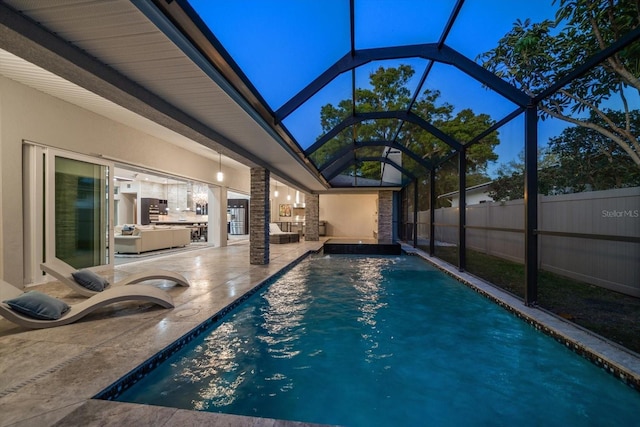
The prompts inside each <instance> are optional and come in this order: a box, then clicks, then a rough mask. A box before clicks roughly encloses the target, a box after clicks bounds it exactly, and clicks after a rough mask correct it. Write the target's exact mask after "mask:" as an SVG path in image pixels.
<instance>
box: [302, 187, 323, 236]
mask: <svg viewBox="0 0 640 427" xmlns="http://www.w3.org/2000/svg"><path fill="white" fill-rule="evenodd" d="M304 207H305V209H304V240H306V241H308V242H317V241H318V240H320V234H319V233H320V229H319V221H320V196H319V195H317V194H305V195H304Z"/></svg>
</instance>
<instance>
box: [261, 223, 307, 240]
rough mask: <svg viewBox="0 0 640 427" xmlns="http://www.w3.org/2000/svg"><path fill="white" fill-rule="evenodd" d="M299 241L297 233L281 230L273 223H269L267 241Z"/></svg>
mask: <svg viewBox="0 0 640 427" xmlns="http://www.w3.org/2000/svg"><path fill="white" fill-rule="evenodd" d="M299 241H300V235H299V234H298V233H291V232H286V231H282V230H281V229H280V226H278V224H275V223H273V222H272V223H269V242H270V243H277V244H280V243H297V242H299Z"/></svg>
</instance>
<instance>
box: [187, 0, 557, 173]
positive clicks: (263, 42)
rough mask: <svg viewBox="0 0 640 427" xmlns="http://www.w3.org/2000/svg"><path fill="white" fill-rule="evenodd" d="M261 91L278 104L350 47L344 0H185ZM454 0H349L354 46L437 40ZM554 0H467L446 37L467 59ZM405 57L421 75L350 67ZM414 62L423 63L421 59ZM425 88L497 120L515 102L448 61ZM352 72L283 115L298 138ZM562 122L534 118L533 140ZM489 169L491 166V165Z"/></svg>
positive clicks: (511, 128)
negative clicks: (403, 69) (398, 68)
mask: <svg viewBox="0 0 640 427" xmlns="http://www.w3.org/2000/svg"><path fill="white" fill-rule="evenodd" d="M190 3H191V5H192V6H193V7H194V9H195V10H196V11H197V12H198V13H199V14H200V16H201V18H202V19H203V20H204V21H205V22H206V23H207V24H208V25H209V27H210V28H211V30H212V32H213V33H214V34H215V35H216V37H217V38H218V39H219V40H220V41H221V42H222V44H223V46H225V48H226V49H227V50H228V51H229V53H230V54H231V55H232V57H233V58H234V59H235V61H236V62H237V63H238V64H239V66H240V67H241V68H242V70H243V72H244V73H245V74H246V75H247V76H248V78H249V79H250V80H251V81H252V82H253V84H254V85H255V87H256V88H257V89H258V91H259V92H260V93H261V94H262V96H263V97H264V98H265V100H266V101H267V102H268V103H269V105H270V107H271V108H272V109H273V110H277V109H278V108H279V107H280V106H281V105H282V104H284V103H285V102H286V101H287V100H288V99H289V98H291V97H292V96H293V95H295V94H296V93H297V92H298V91H300V90H301V89H302V88H304V87H305V86H306V85H307V84H308V83H310V82H311V81H312V80H313V79H314V78H315V77H317V76H318V75H319V74H320V73H322V72H323V71H324V70H325V69H326V68H328V67H329V66H330V65H332V64H333V63H334V62H336V60H338V59H339V58H340V57H342V56H343V55H345V54H346V53H348V51H349V48H350V32H349V1H348V0H321V1H320V0H317V1H316V0H273V1H265V0H233V1H217V2H211V1H210V0H191V1H190ZM454 4H455V0H440V1H425V0H356V2H355V16H356V18H355V33H356V34H355V45H356V49H365V48H373V47H386V46H396V45H406V44H418V43H432V42H437V41H438V39H439V37H440V34H441V32H442V28H443V27H444V25H445V23H446V21H447V19H448V18H449V15H450V13H451V10H452V9H453V5H454ZM554 13H555V7H553V6H552V0H528V1H524V0H520V1H509V0H467V1H466V2H465V4H464V6H463V8H462V10H461V12H460V14H459V16H458V19H457V20H456V23H455V25H454V27H453V29H452V31H451V32H450V34H449V36H448V38H447V41H446V43H447V45H449V46H450V47H452V48H454V49H456V50H457V51H459V52H460V53H462V54H464V55H466V56H467V57H469V58H470V59H472V60H474V59H475V58H476V57H477V55H479V54H480V53H483V52H486V51H487V50H490V49H491V48H493V47H495V46H496V45H497V42H498V40H499V39H500V38H501V37H502V36H504V34H505V33H506V32H507V31H509V30H510V29H511V28H512V24H513V23H514V22H515V21H516V19H521V20H524V19H526V18H531V19H532V21H535V22H538V21H541V20H543V19H553V17H554ZM400 63H409V64H411V65H414V67H415V68H416V78H419V77H420V75H421V74H422V70H423V69H424V65H425V64H426V61H424V60H420V59H406V60H398V61H393V62H389V61H384V62H376V63H372V64H369V65H367V66H365V67H362V69H359V70H358V71H357V78H356V79H357V82H358V84H359V85H364V84H366V83H367V82H368V73H369V72H370V71H371V70H373V69H375V68H377V67H378V66H380V65H383V66H393V65H398V64H400ZM420 67H421V68H420ZM425 87H426V88H430V89H438V90H440V92H441V94H442V97H441V101H442V102H448V103H450V104H452V105H454V106H455V107H456V110H461V109H464V108H471V109H472V110H473V111H474V112H476V113H485V114H489V115H490V116H491V117H492V118H493V119H495V120H500V119H502V118H503V117H504V116H505V115H507V114H508V113H510V112H511V111H513V110H514V109H515V106H514V105H513V104H511V103H510V102H508V101H506V100H504V99H503V98H501V97H500V96H498V95H497V94H494V93H491V92H489V91H488V90H487V89H485V88H482V87H481V86H480V85H479V84H478V83H477V82H475V81H474V80H473V79H471V78H469V77H467V76H466V75H465V74H463V73H461V72H459V71H457V70H456V69H455V68H453V67H451V66H446V65H443V64H438V65H436V66H435V67H434V68H433V70H432V73H431V75H430V77H429V79H428V80H427V84H426V86H425ZM350 88H351V75H350V74H349V73H347V74H346V75H343V76H340V77H338V78H337V79H336V80H335V81H334V82H332V83H331V84H330V85H329V86H327V87H326V88H325V89H324V90H322V91H321V92H319V93H318V94H317V95H316V96H315V97H314V98H312V99H311V100H310V101H309V102H307V104H306V105H304V106H303V107H301V108H300V109H299V110H298V111H296V112H295V113H294V114H292V115H291V116H290V117H289V118H287V119H286V120H285V121H284V125H285V126H286V127H287V128H288V129H289V130H290V131H291V133H292V134H293V136H294V137H296V139H297V140H298V142H299V143H300V144H301V146H302V147H303V148H306V147H307V146H308V145H310V144H311V143H312V142H313V141H314V140H315V139H316V138H317V137H318V136H319V135H320V134H321V128H320V124H319V116H320V115H319V111H320V107H321V106H322V105H324V104H326V103H333V104H337V102H339V101H340V100H342V99H346V98H349V96H350V90H351V89H350ZM564 127H565V125H564V124H563V123H562V122H559V121H557V120H556V121H551V122H541V123H540V127H539V142H540V144H541V145H543V144H546V142H547V141H548V139H549V137H550V136H554V135H557V134H558V133H559V132H560V131H561V130H562V129H563V128H564ZM523 130H524V129H523V125H522V120H516V121H515V122H514V123H513V124H511V125H508V126H507V127H505V128H503V129H501V131H500V133H501V137H502V143H501V144H500V146H499V147H498V148H497V149H496V151H497V153H498V155H499V157H500V160H499V161H500V162H505V163H506V162H508V161H509V160H512V159H514V158H516V157H517V155H518V153H519V152H520V151H521V150H522V140H523ZM492 169H493V168H492Z"/></svg>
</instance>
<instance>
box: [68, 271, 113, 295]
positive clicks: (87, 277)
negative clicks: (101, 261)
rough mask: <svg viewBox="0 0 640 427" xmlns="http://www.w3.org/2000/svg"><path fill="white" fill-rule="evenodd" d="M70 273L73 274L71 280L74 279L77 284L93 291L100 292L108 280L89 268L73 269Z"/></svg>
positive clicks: (107, 283) (107, 284)
mask: <svg viewBox="0 0 640 427" xmlns="http://www.w3.org/2000/svg"><path fill="white" fill-rule="evenodd" d="M71 275H72V276H73V280H75V281H76V282H77V283H78V284H79V285H82V286H84V287H85V288H87V289H89V290H91V291H94V292H102V291H104V288H106V287H107V286H109V281H108V280H107V279H105V278H104V277H102V276H100V275H99V274H97V273H94V272H93V271H91V270H87V269H86V268H85V269H82V270H78V271H74V272H73V273H71Z"/></svg>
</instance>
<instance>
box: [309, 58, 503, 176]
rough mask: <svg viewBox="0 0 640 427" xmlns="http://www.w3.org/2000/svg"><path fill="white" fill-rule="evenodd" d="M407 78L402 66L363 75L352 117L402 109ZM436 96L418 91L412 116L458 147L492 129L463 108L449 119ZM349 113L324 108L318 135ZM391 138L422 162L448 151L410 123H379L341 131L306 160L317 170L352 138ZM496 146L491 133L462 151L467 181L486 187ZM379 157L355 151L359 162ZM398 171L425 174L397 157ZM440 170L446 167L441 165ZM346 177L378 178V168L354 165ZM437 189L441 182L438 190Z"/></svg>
mask: <svg viewBox="0 0 640 427" xmlns="http://www.w3.org/2000/svg"><path fill="white" fill-rule="evenodd" d="M413 74H414V70H413V68H412V67H411V66H408V65H400V66H399V67H397V68H393V67H391V68H384V67H379V68H378V69H377V70H375V71H374V72H372V73H371V74H370V75H369V80H370V84H371V88H366V89H362V88H359V89H356V99H357V105H356V108H355V110H356V111H357V112H381V111H404V110H406V109H407V107H408V106H409V103H410V101H411V95H412V92H411V90H410V89H409V88H408V84H409V81H410V79H411V77H412V76H413ZM439 97H440V93H439V92H438V91H431V90H425V91H423V92H422V93H421V95H420V96H419V97H418V99H417V100H416V102H415V103H414V105H413V108H412V112H413V113H415V114H417V115H418V116H420V117H421V118H422V119H424V120H426V121H427V122H429V123H431V124H432V125H434V126H435V127H437V128H438V129H440V130H441V131H443V132H444V133H446V134H448V135H449V136H451V137H452V138H454V139H455V140H457V141H459V142H463V143H464V142H466V141H469V140H471V139H472V138H473V137H474V136H476V135H478V134H479V133H481V132H482V131H484V130H485V129H487V128H488V127H490V126H492V125H493V124H494V122H493V121H492V120H491V118H490V117H489V116H487V115H485V114H480V115H476V114H474V113H473V111H471V110H468V109H467V110H462V111H459V112H458V113H457V114H454V107H453V106H452V105H450V104H447V103H441V104H439V103H438V98H439ZM353 110H354V108H353V103H352V100H351V99H346V100H342V101H340V102H339V103H338V104H337V106H336V105H333V104H327V105H324V106H323V107H322V109H321V112H320V120H321V124H322V129H323V132H324V133H326V132H328V131H330V130H331V129H333V128H334V127H335V126H337V125H338V124H339V123H341V122H342V121H343V120H344V119H345V118H347V117H349V116H350V115H351V114H352V112H353ZM396 134H397V137H396V141H397V142H398V143H401V144H403V145H405V146H406V147H407V148H409V149H411V150H412V151H413V152H414V153H416V154H417V155H418V156H420V157H422V158H424V159H430V160H434V161H437V160H439V159H440V158H443V157H446V156H447V155H449V154H450V153H451V152H452V151H453V150H452V148H451V147H449V146H448V145H447V144H446V143H445V142H443V141H441V140H440V139H438V138H436V137H435V136H433V135H432V134H430V133H429V132H427V131H425V130H424V129H422V128H421V127H419V126H417V125H415V124H413V123H408V122H405V123H404V124H403V125H402V126H400V122H399V121H398V120H395V119H379V120H375V121H368V122H362V123H360V124H358V125H357V126H356V127H355V129H353V128H349V129H345V130H344V131H343V132H341V133H340V134H339V135H337V136H336V137H334V138H333V139H332V140H330V141H328V142H327V143H325V144H324V145H323V146H322V147H321V148H319V149H318V150H316V152H314V153H313V154H312V155H311V159H312V160H313V161H314V162H315V164H316V165H317V166H319V167H320V168H322V167H323V166H326V164H327V162H329V161H330V159H331V158H332V156H333V154H334V153H336V152H337V151H338V150H340V149H342V148H343V147H348V146H352V145H353V141H354V139H356V140H359V141H367V140H379V141H380V140H381V141H393V139H394V137H395V136H396ZM498 142H499V141H498V134H497V132H494V133H492V134H491V135H489V136H488V137H486V138H485V139H484V140H483V141H482V142H481V143H478V144H474V145H473V146H471V147H470V148H469V149H468V152H467V162H468V174H469V178H468V179H470V180H471V181H472V182H474V183H476V181H480V182H486V181H487V180H488V179H489V178H488V176H487V174H486V168H487V163H488V162H490V161H495V160H496V159H497V157H498V156H497V155H496V154H495V153H494V151H493V150H494V147H495V146H496V145H497V144H498ZM382 152H383V150H382V149H381V148H380V147H362V148H358V156H359V157H361V156H381V155H382V154H381V153H382ZM402 167H403V168H407V169H409V170H411V171H412V173H414V174H415V175H416V176H422V175H424V174H426V172H427V171H426V170H425V169H424V168H423V167H422V166H420V165H419V164H418V163H417V162H415V161H414V160H412V159H411V158H409V157H407V156H403V164H402ZM444 167H447V166H446V165H445V166H444ZM351 173H352V174H357V176H359V177H365V178H371V179H380V177H381V176H380V174H381V167H380V163H378V162H369V163H365V164H363V165H360V166H359V167H358V168H357V170H355V169H352V170H351ZM449 174H451V175H452V176H453V178H452V179H455V177H457V174H458V172H457V169H456V170H455V171H454V170H451V171H450V173H449ZM444 175H446V174H444ZM440 181H442V180H440ZM456 182H457V180H456ZM480 182H478V183H480ZM443 185H444V184H443V183H442V182H441V186H443ZM470 185H473V184H470Z"/></svg>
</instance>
